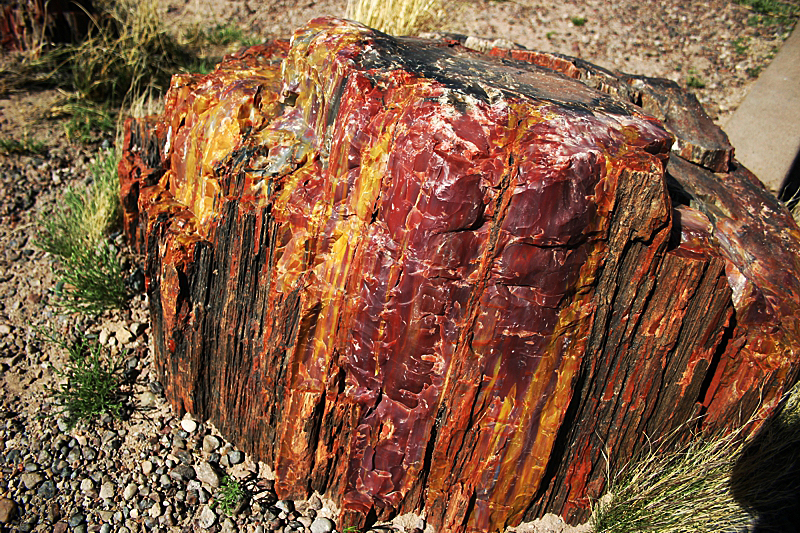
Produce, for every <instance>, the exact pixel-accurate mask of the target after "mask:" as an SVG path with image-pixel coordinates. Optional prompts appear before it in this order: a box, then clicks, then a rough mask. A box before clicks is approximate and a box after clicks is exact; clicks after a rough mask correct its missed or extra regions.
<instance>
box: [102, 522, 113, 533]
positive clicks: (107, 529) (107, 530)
mask: <svg viewBox="0 0 800 533" xmlns="http://www.w3.org/2000/svg"><path fill="white" fill-rule="evenodd" d="M100 533H111V525H109V524H103V525H102V526H100Z"/></svg>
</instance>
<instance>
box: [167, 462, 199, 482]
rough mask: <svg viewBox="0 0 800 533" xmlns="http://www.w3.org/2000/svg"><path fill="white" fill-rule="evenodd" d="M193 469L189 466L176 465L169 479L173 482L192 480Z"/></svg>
mask: <svg viewBox="0 0 800 533" xmlns="http://www.w3.org/2000/svg"><path fill="white" fill-rule="evenodd" d="M194 475H195V474H194V468H192V467H191V466H189V465H178V466H176V467H175V468H173V469H172V470H171V471H170V473H169V477H171V478H172V479H174V480H175V481H183V482H186V481H189V480H191V479H194Z"/></svg>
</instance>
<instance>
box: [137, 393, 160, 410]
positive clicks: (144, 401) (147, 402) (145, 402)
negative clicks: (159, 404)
mask: <svg viewBox="0 0 800 533" xmlns="http://www.w3.org/2000/svg"><path fill="white" fill-rule="evenodd" d="M155 403H156V395H155V394H153V393H152V392H151V391H149V390H148V391H144V392H143V393H142V394H140V395H139V405H141V406H142V407H152V406H153V405H155Z"/></svg>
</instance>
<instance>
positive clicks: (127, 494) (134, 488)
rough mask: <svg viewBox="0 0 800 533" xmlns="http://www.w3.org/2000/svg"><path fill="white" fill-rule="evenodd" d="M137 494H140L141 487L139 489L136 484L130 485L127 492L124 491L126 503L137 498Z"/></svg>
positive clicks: (126, 488)
mask: <svg viewBox="0 0 800 533" xmlns="http://www.w3.org/2000/svg"><path fill="white" fill-rule="evenodd" d="M137 492H139V487H137V486H136V484H135V483H128V484H127V485H126V486H125V490H123V491H122V497H123V498H125V500H126V501H130V500H131V499H132V498H133V497H134V496H136V493H137Z"/></svg>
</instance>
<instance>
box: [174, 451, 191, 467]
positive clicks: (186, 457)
mask: <svg viewBox="0 0 800 533" xmlns="http://www.w3.org/2000/svg"><path fill="white" fill-rule="evenodd" d="M172 455H174V456H175V457H177V458H178V460H179V461H180V462H181V463H183V464H185V465H190V464H192V460H193V458H192V453H191V452H190V451H188V450H173V452H172Z"/></svg>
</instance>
